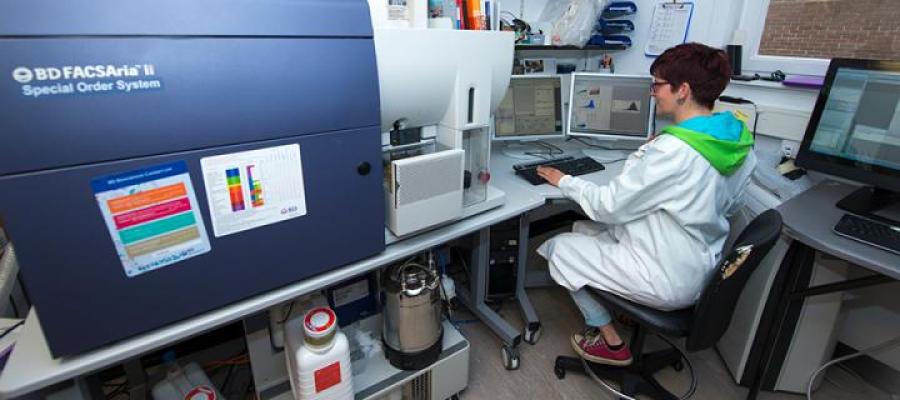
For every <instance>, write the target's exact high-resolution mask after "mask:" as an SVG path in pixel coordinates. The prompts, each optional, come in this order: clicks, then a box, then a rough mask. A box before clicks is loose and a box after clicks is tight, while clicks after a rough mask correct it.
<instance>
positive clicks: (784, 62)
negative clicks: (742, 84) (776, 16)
mask: <svg viewBox="0 0 900 400" xmlns="http://www.w3.org/2000/svg"><path fill="white" fill-rule="evenodd" d="M768 15H769V0H744V4H743V9H742V10H741V18H740V23H739V24H738V29H739V30H740V31H742V32H744V34H745V35H746V36H745V41H744V51H743V55H742V57H741V58H742V59H741V64H742V69H744V70H747V71H753V72H758V73H761V74H768V73H771V72H772V71H775V70H779V69H780V70H781V71H783V72H784V73H786V74H799V75H818V76H825V71H827V70H828V63H829V62H830V61H831V60H829V59H824V58H805V57H790V56H770V55H764V54H759V48H760V45H761V44H762V36H763V31H764V30H765V28H766V18H767V17H768Z"/></svg>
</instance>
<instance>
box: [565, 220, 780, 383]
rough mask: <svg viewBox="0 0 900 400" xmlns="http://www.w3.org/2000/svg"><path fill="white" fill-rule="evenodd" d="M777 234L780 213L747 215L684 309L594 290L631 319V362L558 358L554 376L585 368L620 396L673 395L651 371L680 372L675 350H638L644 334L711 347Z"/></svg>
mask: <svg viewBox="0 0 900 400" xmlns="http://www.w3.org/2000/svg"><path fill="white" fill-rule="evenodd" d="M780 234H781V214H779V213H778V212H777V211H775V210H768V211H766V212H764V213H762V214H760V215H759V216H757V217H756V218H755V219H753V221H751V222H750V224H749V225H747V227H746V228H745V229H744V230H743V231H742V232H741V234H740V235H739V236H738V238H737V239H736V240H735V241H734V244H733V245H732V246H731V249H730V251H729V252H728V253H726V255H727V256H726V257H725V258H724V259H723V260H722V262H721V263H719V266H718V268H717V269H716V270H715V271H714V275H713V276H712V278H711V279H710V281H709V283H708V284H707V285H706V288H705V289H704V290H703V293H702V295H701V296H700V300H699V301H698V302H697V304H695V305H694V306H692V307H689V308H685V309H681V310H675V311H660V310H657V309H654V308H651V307H647V306H644V305H640V304H637V303H633V302H631V301H628V300H625V299H623V298H621V297H619V296H617V295H614V294H611V293H608V292H604V291H599V290H595V291H594V293H595V294H596V295H597V297H598V298H599V299H600V301H601V302H603V303H604V304H605V305H606V306H607V307H609V308H610V310H611V311H616V312H619V313H620V314H622V315H625V316H627V317H628V318H630V319H631V320H632V321H634V322H635V325H636V326H635V329H634V332H633V333H632V336H631V343H630V344H629V348H630V350H631V354H632V363H631V364H630V365H627V366H611V365H603V364H596V363H590V362H585V361H583V360H581V359H580V358H578V357H567V356H558V357H557V358H556V364H555V366H554V372H555V373H556V377H557V378H559V379H563V378H564V377H565V375H566V371H567V370H569V371H578V372H586V371H585V370H584V367H585V366H589V367H590V368H591V370H592V372H593V373H594V375H595V376H596V377H599V378H603V379H608V380H613V381H616V382H618V384H619V390H620V391H621V392H622V394H625V395H628V396H631V397H634V396H635V395H637V394H638V393H643V394H646V395H648V396H650V397H651V398H654V399H657V400H676V399H678V397H677V396H675V395H674V394H672V393H671V392H669V391H668V390H666V389H665V388H664V387H662V385H660V384H659V382H658V381H657V380H656V379H655V378H654V377H653V374H654V373H656V372H657V371H659V370H661V369H663V368H665V367H667V366H670V365H671V366H672V367H673V368H675V370H676V371H680V370H681V369H682V368H683V363H682V354H681V351H680V350H678V349H677V348H675V347H674V346H673V348H671V349H667V350H662V351H655V352H651V353H644V352H643V348H644V341H645V338H646V335H647V332H648V331H650V332H652V333H657V334H660V335H666V336H671V337H686V338H687V340H686V343H685V348H686V349H687V351H688V352H695V351H699V350H704V349H707V348H709V347H712V346H713V345H714V344H715V343H716V342H717V341H718V340H719V338H720V337H722V335H723V334H724V333H725V331H726V330H727V329H728V325H729V324H730V323H731V317H732V314H733V313H734V307H735V304H736V303H737V301H738V298H739V297H740V294H741V291H742V290H743V289H744V285H745V284H746V283H747V280H748V279H749V278H750V274H752V273H753V271H754V270H755V269H756V267H757V266H758V265H759V263H760V262H761V261H762V259H763V258H765V256H766V254H767V253H768V252H769V250H770V249H771V248H772V246H773V245H774V244H775V242H776V240H778V237H779V235H780Z"/></svg>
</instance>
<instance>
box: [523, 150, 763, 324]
mask: <svg viewBox="0 0 900 400" xmlns="http://www.w3.org/2000/svg"><path fill="white" fill-rule="evenodd" d="M755 165H756V158H755V156H754V155H753V152H752V151H751V152H750V154H749V155H748V156H747V158H746V159H745V161H744V163H743V165H742V166H741V167H740V168H739V169H738V170H737V171H736V172H735V173H734V174H732V175H730V176H723V175H722V174H720V173H719V172H718V171H716V169H714V168H713V167H712V166H711V165H710V164H709V162H708V161H707V160H706V159H705V158H703V156H701V155H700V153H698V152H697V151H695V150H694V149H693V148H691V147H690V146H688V145H687V144H686V143H684V142H682V141H681V140H680V139H678V138H676V137H674V136H672V135H661V136H659V137H657V138H656V139H655V140H652V141H650V142H648V143H647V144H645V145H643V146H641V148H640V149H638V150H637V151H636V152H634V153H633V154H632V155H631V156H630V157H629V158H628V160H627V161H626V163H625V167H624V169H623V171H622V173H621V174H620V175H619V176H617V177H615V178H613V180H612V181H611V182H610V183H609V184H608V185H606V186H598V185H596V184H593V183H591V182H588V181H586V180H584V179H580V178H577V177H571V176H566V177H564V178H563V179H562V180H560V182H559V187H560V189H561V190H562V192H563V194H565V196H566V197H568V198H569V199H572V200H574V201H575V202H577V203H578V204H579V205H580V206H581V209H582V210H584V212H585V214H586V215H587V216H588V217H589V218H590V219H591V220H592V221H581V222H577V223H575V225H574V226H573V229H572V230H573V231H572V233H563V234H560V235H557V236H555V237H553V238H552V239H550V240H548V241H547V242H545V243H544V244H542V245H541V246H540V248H538V253H539V254H540V255H542V256H543V257H544V258H546V259H547V261H548V264H549V268H550V275H551V276H552V277H553V279H554V280H555V281H556V282H557V283H558V284H560V285H562V286H564V287H565V288H566V289H568V290H570V291H575V290H578V289H580V288H581V287H583V286H589V287H592V288H596V289H601V290H604V291H608V292H612V293H615V294H617V295H619V296H622V297H624V298H627V299H630V300H632V301H635V302H638V303H641V304H644V305H647V306H651V307H655V308H658V309H661V310H674V309H679V308H684V307H687V306H690V305H691V304H693V303H695V302H696V301H697V299H698V298H699V296H700V293H701V292H702V290H703V287H704V285H705V284H706V282H707V279H708V277H709V276H711V271H712V270H713V269H714V268H715V265H716V264H717V261H718V260H719V259H720V258H721V257H722V255H721V252H722V247H723V246H724V244H725V241H726V239H727V236H728V232H729V223H728V219H727V217H728V216H730V214H731V213H732V212H733V211H734V210H735V209H736V206H737V205H739V202H740V197H741V193H742V192H743V190H744V188H745V187H746V186H747V184H748V183H749V182H750V176H751V174H752V171H753V168H754V167H755Z"/></svg>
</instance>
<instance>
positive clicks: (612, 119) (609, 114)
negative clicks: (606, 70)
mask: <svg viewBox="0 0 900 400" xmlns="http://www.w3.org/2000/svg"><path fill="white" fill-rule="evenodd" d="M651 83H652V79H651V77H650V76H638V75H611V74H590V73H574V74H572V87H571V92H570V93H569V114H568V124H567V125H568V126H567V129H566V133H567V134H568V135H572V136H590V137H596V138H608V139H616V140H619V139H624V140H646V139H647V138H648V137H649V135H650V130H651V126H652V119H653V118H654V115H653V114H654V112H653V103H652V100H651V98H650V84H651Z"/></svg>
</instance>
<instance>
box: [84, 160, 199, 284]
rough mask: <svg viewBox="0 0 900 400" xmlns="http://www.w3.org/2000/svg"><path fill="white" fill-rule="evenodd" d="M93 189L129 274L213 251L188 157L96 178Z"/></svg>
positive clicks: (135, 273)
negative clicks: (189, 169)
mask: <svg viewBox="0 0 900 400" xmlns="http://www.w3.org/2000/svg"><path fill="white" fill-rule="evenodd" d="M91 188H92V189H93V191H94V197H95V199H96V200H97V204H98V206H99V207H100V213H101V215H102V216H103V220H104V222H105V223H106V227H107V229H108V230H109V234H110V236H111V237H112V241H113V245H114V246H115V249H116V252H117V253H118V256H119V260H120V261H121V263H122V267H123V268H124V270H125V275H126V276H128V277H134V276H137V275H140V274H143V273H145V272H149V271H153V270H155V269H159V268H162V267H166V266H169V265H172V264H175V263H178V262H180V261H184V260H187V259H189V258H192V257H196V256H199V255H201V254H204V253H207V252H209V251H210V244H209V238H208V237H207V234H206V227H205V226H204V224H203V218H202V216H201V214H200V212H199V207H198V206H197V205H198V203H197V196H196V195H195V193H194V186H193V184H192V183H191V177H190V175H189V174H188V170H187V165H186V164H185V163H184V162H183V161H178V162H173V163H166V164H160V165H154V166H150V167H146V168H142V169H138V170H132V171H126V172H121V173H117V174H113V175H107V176H102V177H97V178H95V179H93V180H92V181H91Z"/></svg>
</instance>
